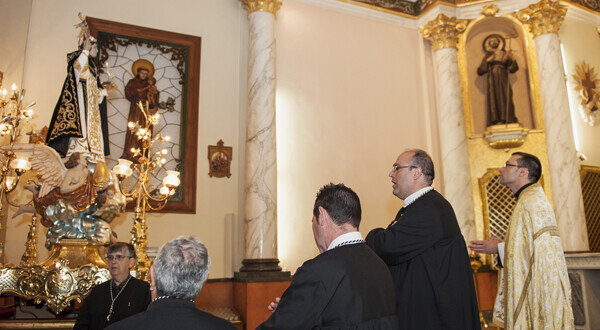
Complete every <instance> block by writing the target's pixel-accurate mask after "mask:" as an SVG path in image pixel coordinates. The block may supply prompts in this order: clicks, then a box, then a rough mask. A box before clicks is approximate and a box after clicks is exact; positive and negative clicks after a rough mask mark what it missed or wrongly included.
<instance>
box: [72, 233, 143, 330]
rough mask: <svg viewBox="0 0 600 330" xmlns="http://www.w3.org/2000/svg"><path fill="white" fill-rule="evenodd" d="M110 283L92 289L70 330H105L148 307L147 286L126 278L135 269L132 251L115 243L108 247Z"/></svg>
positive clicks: (119, 243)
mask: <svg viewBox="0 0 600 330" xmlns="http://www.w3.org/2000/svg"><path fill="white" fill-rule="evenodd" d="M107 255H108V256H107V259H108V267H109V268H108V270H109V272H110V276H111V280H109V281H106V282H104V283H102V284H100V285H97V286H95V287H94V288H93V289H92V291H91V292H90V294H89V295H88V296H87V298H86V299H85V301H84V302H83V306H81V309H80V311H79V317H77V321H76V322H75V327H74V328H73V329H75V330H77V329H104V328H105V327H107V326H108V325H110V324H112V323H114V322H117V321H120V320H122V319H124V318H126V317H129V316H131V315H134V314H137V313H140V312H143V311H145V310H146V307H148V304H150V285H149V284H148V283H147V282H145V281H142V280H138V279H137V278H135V277H133V276H131V275H130V274H129V272H130V270H131V268H132V267H133V265H135V258H136V256H135V249H134V248H133V246H132V245H131V244H129V243H124V242H117V243H114V244H112V245H111V246H109V247H108V251H107Z"/></svg>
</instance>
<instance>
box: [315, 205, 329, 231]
mask: <svg viewBox="0 0 600 330" xmlns="http://www.w3.org/2000/svg"><path fill="white" fill-rule="evenodd" d="M327 219H329V213H327V210H326V209H324V208H323V207H322V206H319V216H318V217H317V224H318V225H319V226H323V225H324V223H325V220H327Z"/></svg>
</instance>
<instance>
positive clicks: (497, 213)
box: [479, 169, 517, 268]
mask: <svg viewBox="0 0 600 330" xmlns="http://www.w3.org/2000/svg"><path fill="white" fill-rule="evenodd" d="M499 175H500V173H499V172H498V169H488V171H487V173H485V174H484V175H483V176H482V177H481V178H480V179H479V191H480V194H481V202H482V206H483V220H484V228H483V230H484V233H485V238H486V239H487V238H489V237H492V236H493V237H496V238H498V239H500V240H504V236H505V235H506V232H507V231H508V226H509V224H510V216H511V215H512V211H513V209H514V208H515V205H516V203H517V200H516V199H515V196H514V195H513V193H512V191H510V189H508V188H507V187H506V186H504V185H502V184H501V183H500V181H499V177H498V176H499ZM485 260H486V263H487V264H489V265H491V266H492V268H496V267H497V260H496V258H494V257H493V256H487V257H486V259H485Z"/></svg>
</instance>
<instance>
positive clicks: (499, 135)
mask: <svg viewBox="0 0 600 330" xmlns="http://www.w3.org/2000/svg"><path fill="white" fill-rule="evenodd" d="M528 132H529V130H528V129H527V128H524V127H523V125H521V124H519V123H513V124H501V125H494V126H489V127H488V128H487V129H486V131H485V133H484V134H483V137H484V138H485V140H486V141H487V142H488V144H489V145H490V147H492V148H494V149H504V148H516V147H519V146H522V145H523V143H525V137H526V136H527V133H528Z"/></svg>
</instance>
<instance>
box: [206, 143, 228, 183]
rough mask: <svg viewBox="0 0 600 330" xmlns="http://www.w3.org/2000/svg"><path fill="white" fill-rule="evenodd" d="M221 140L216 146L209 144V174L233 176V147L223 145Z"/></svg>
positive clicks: (220, 176)
mask: <svg viewBox="0 0 600 330" xmlns="http://www.w3.org/2000/svg"><path fill="white" fill-rule="evenodd" d="M223 144H224V143H223V140H219V142H217V145H216V146H208V168H209V170H208V176H210V177H213V176H214V177H217V178H223V177H228V178H229V177H231V157H232V148H231V147H225V146H223Z"/></svg>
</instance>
